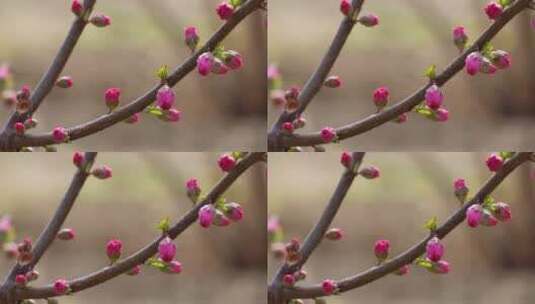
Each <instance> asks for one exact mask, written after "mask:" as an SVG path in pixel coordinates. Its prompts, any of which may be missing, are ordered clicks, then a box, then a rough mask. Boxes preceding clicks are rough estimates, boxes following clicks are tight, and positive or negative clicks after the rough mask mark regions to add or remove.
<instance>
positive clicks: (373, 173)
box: [359, 166, 381, 179]
mask: <svg viewBox="0 0 535 304" xmlns="http://www.w3.org/2000/svg"><path fill="white" fill-rule="evenodd" d="M359 174H360V175H361V176H362V177H364V178H366V179H375V178H378V177H379V176H381V171H379V168H377V167H375V166H369V167H365V168H362V169H361V170H360V171H359Z"/></svg>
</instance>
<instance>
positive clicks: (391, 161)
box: [268, 153, 535, 304]
mask: <svg viewBox="0 0 535 304" xmlns="http://www.w3.org/2000/svg"><path fill="white" fill-rule="evenodd" d="M485 158H486V154H483V153H368V154H367V155H366V157H365V159H364V160H365V161H364V164H366V165H371V164H373V165H376V166H378V167H379V168H380V169H381V174H382V176H381V177H380V178H378V179H376V180H364V179H361V178H357V179H356V180H355V182H354V184H353V186H352V187H351V188H350V190H349V192H348V195H347V198H346V199H345V201H344V203H343V205H342V207H341V209H340V211H339V212H338V214H337V216H336V218H335V220H334V223H333V227H339V228H342V229H343V230H345V232H346V236H345V238H344V239H343V240H341V241H338V242H329V241H324V242H322V243H321V244H320V246H319V247H318V248H317V250H316V251H315V252H314V253H313V254H312V256H311V258H310V260H309V262H308V263H307V266H306V267H305V270H306V271H307V272H308V274H309V278H307V280H306V281H305V282H304V283H303V284H304V285H306V284H311V283H318V282H321V281H322V280H323V279H325V278H333V279H340V278H343V277H346V276H349V275H353V274H356V273H358V272H360V271H362V270H365V269H367V268H369V267H371V266H372V265H374V263H375V262H376V259H375V256H374V254H373V244H374V242H375V241H376V240H378V239H389V240H390V241H391V252H392V254H393V255H397V254H399V253H401V252H402V251H404V250H406V249H407V248H409V247H410V246H412V245H413V244H414V243H416V242H417V241H420V240H421V239H422V238H424V237H425V236H426V234H427V230H426V229H425V228H424V227H423V226H424V223H425V222H426V221H427V220H428V219H430V218H432V217H433V216H437V217H438V219H439V222H441V221H444V220H445V219H446V218H447V217H448V216H449V215H450V214H451V213H453V212H454V211H456V210H457V208H458V204H459V203H458V202H457V200H456V198H455V196H454V195H453V193H452V192H453V191H452V183H453V180H454V179H455V178H457V177H463V178H465V179H466V181H467V183H468V186H469V187H470V189H471V190H472V191H476V190H477V189H478V188H479V187H480V186H481V185H482V184H483V182H484V181H485V180H486V179H487V178H488V177H489V176H490V173H489V172H488V170H487V168H486V166H485V164H484V160H485ZM342 172H343V168H342V166H341V165H340V164H339V154H338V153H321V154H313V153H298V154H290V155H280V154H277V153H271V154H270V159H269V175H268V178H269V185H268V191H269V199H268V213H269V214H271V215H274V214H276V215H278V216H279V217H280V221H281V223H282V226H283V228H284V230H285V236H286V239H290V238H293V237H298V238H299V239H300V240H303V239H304V237H305V236H306V234H307V233H308V231H309V230H310V229H311V228H312V227H313V225H314V224H315V222H316V220H317V219H318V218H319V216H320V214H321V212H322V211H323V209H324V207H325V205H326V204H327V201H328V199H329V198H330V196H331V194H332V192H333V191H334V189H335V187H336V184H337V183H338V180H339V178H340V175H341V174H342ZM530 174H531V178H530ZM533 174H535V166H534V165H533V164H531V167H530V166H529V165H523V166H522V167H520V168H519V169H517V171H515V172H514V173H513V174H512V175H511V176H510V177H509V178H508V179H507V180H506V181H505V182H504V183H503V184H502V185H501V186H500V187H499V188H498V189H497V191H495V192H494V194H493V197H494V198H496V199H498V200H500V201H504V202H508V203H509V204H510V205H511V206H512V210H513V220H512V221H511V222H509V223H505V224H504V223H500V224H498V225H497V226H496V227H494V228H486V227H480V228H477V229H469V228H468V227H467V225H466V224H465V223H463V224H461V225H459V226H458V227H457V229H455V230H454V231H453V232H452V233H450V234H449V235H448V236H447V237H446V238H445V239H444V241H443V244H444V245H445V248H446V254H445V259H446V260H447V261H449V262H450V265H451V272H450V273H449V274H447V275H435V274H431V273H428V272H427V271H426V270H423V269H419V268H417V267H411V273H410V274H408V275H406V276H404V277H398V276H395V275H389V276H386V277H384V278H383V279H380V280H378V281H375V282H373V283H371V284H368V285H366V286H364V287H361V288H359V289H355V290H352V291H350V292H347V293H345V294H342V295H341V296H336V297H331V298H329V299H328V302H329V303H333V304H346V303H347V304H349V303H369V304H374V303H377V304H379V303H411V304H415V303H416V304H418V303H422V304H423V303H444V304H446V303H448V304H449V303H463V304H478V303H481V304H483V303H515V304H524V303H525V304H528V303H532V302H533V299H534V298H535V291H534V290H533V284H534V283H535V260H534V258H533V257H535V246H534V245H533V244H534V241H535V238H534V236H533V229H535V226H534V225H535V221H533V214H534V211H535V204H534V203H535V175H533ZM472 193H473V192H472ZM279 265H280V264H279V262H278V261H276V260H274V259H273V258H272V257H270V258H269V259H268V276H269V277H271V276H272V275H273V274H274V272H275V270H276V268H277V267H278V266H279ZM306 303H313V302H311V301H309V302H306Z"/></svg>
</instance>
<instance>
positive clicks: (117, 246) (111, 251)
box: [106, 240, 123, 263]
mask: <svg viewBox="0 0 535 304" xmlns="http://www.w3.org/2000/svg"><path fill="white" fill-rule="evenodd" d="M122 249H123V242H121V241H120V240H111V241H109V242H108V244H106V254H107V255H108V258H109V259H110V261H111V262H112V263H115V261H117V260H118V259H119V258H120V257H121V250H122Z"/></svg>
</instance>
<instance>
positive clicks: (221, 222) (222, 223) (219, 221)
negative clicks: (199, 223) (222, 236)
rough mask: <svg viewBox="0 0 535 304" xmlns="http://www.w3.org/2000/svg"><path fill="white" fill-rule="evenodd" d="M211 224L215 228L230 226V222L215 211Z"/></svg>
mask: <svg viewBox="0 0 535 304" xmlns="http://www.w3.org/2000/svg"><path fill="white" fill-rule="evenodd" d="M213 224H214V225H215V226H217V227H227V226H228V225H230V220H229V218H228V217H227V216H226V215H225V214H224V213H223V212H221V210H219V209H216V210H215V216H214V221H213Z"/></svg>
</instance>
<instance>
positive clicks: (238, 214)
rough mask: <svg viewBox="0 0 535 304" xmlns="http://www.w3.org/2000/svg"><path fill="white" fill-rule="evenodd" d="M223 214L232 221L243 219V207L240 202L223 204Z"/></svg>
mask: <svg viewBox="0 0 535 304" xmlns="http://www.w3.org/2000/svg"><path fill="white" fill-rule="evenodd" d="M225 215H226V216H227V217H228V218H229V219H230V220H231V221H234V222H239V221H241V220H242V219H243V208H242V206H241V205H240V204H238V203H235V202H231V203H228V204H225Z"/></svg>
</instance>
